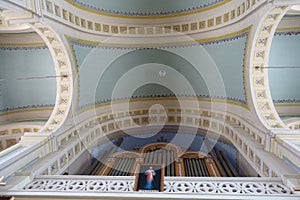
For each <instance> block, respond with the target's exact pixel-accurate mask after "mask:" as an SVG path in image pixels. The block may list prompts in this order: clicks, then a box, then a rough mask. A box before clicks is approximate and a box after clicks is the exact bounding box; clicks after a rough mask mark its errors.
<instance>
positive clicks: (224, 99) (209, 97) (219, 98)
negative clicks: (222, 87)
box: [77, 94, 247, 112]
mask: <svg viewBox="0 0 300 200" xmlns="http://www.w3.org/2000/svg"><path fill="white" fill-rule="evenodd" d="M168 98H186V99H197V100H199V101H219V102H224V103H230V102H232V103H233V102H234V103H237V104H244V105H247V102H246V101H245V100H244V99H240V98H237V97H222V96H212V95H202V94H197V95H190V94H176V95H175V94H161V95H141V96H132V97H120V98H116V99H105V100H100V101H97V102H95V103H87V104H84V105H81V106H79V107H78V108H77V111H78V112H80V111H81V110H82V109H86V108H89V107H93V106H99V105H101V104H107V103H110V102H118V101H124V100H125V101H129V100H143V99H147V100H149V99H159V100H165V99H168Z"/></svg>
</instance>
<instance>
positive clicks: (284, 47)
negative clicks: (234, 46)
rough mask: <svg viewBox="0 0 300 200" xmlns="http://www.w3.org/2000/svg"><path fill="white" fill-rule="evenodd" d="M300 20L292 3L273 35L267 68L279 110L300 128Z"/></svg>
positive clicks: (290, 126) (272, 93)
mask: <svg viewBox="0 0 300 200" xmlns="http://www.w3.org/2000/svg"><path fill="white" fill-rule="evenodd" d="M299 19H300V10H299V9H298V5H295V6H292V7H291V9H290V10H289V11H288V12H287V13H286V14H285V16H284V17H283V18H282V20H281V22H280V24H279V26H278V27H277V30H276V32H275V34H274V38H273V40H272V46H271V50H270V57H269V65H268V67H267V68H268V76H269V84H270V91H271V95H272V99H273V103H274V105H275V108H276V111H277V112H278V114H279V116H280V117H281V119H282V120H283V122H284V123H285V124H286V125H287V126H288V127H289V128H291V129H300V123H299V122H300V108H299V106H300V91H299V86H300V79H299V76H300V57H299V53H298V52H299V51H300V47H299V45H298V44H299V41H300V28H299V27H300V23H299Z"/></svg>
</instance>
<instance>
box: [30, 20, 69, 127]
mask: <svg viewBox="0 0 300 200" xmlns="http://www.w3.org/2000/svg"><path fill="white" fill-rule="evenodd" d="M29 26H30V27H31V28H32V29H34V30H35V31H36V32H37V33H38V34H39V35H40V36H41V38H42V39H43V40H44V41H45V43H46V45H47V46H48V48H49V50H50V53H51V55H52V58H53V62H54V67H55V72H56V76H57V79H56V84H57V85H56V87H57V91H56V101H55V107H54V109H53V112H52V114H51V116H50V118H49V120H48V121H47V123H46V124H45V126H44V127H43V128H42V129H41V130H40V132H54V131H56V130H57V129H58V128H59V127H60V126H61V125H62V124H63V122H64V121H65V120H66V118H67V116H68V113H69V110H70V107H71V100H72V94H73V75H72V73H73V72H72V67H71V63H70V60H69V56H68V53H67V50H66V48H65V46H64V44H63V42H62V41H61V39H60V37H59V35H58V34H57V33H56V32H55V31H54V30H52V28H50V27H49V26H48V25H46V24H44V23H43V22H34V23H30V24H29Z"/></svg>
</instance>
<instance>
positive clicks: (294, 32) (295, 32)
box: [274, 30, 300, 36]
mask: <svg viewBox="0 0 300 200" xmlns="http://www.w3.org/2000/svg"><path fill="white" fill-rule="evenodd" d="M292 35H300V31H299V30H290V31H277V32H276V33H275V35H274V36H292Z"/></svg>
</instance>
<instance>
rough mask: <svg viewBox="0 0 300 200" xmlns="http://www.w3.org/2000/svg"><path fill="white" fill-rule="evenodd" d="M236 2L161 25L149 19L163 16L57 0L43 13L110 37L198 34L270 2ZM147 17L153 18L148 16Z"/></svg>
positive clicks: (45, 2) (46, 3)
mask: <svg viewBox="0 0 300 200" xmlns="http://www.w3.org/2000/svg"><path fill="white" fill-rule="evenodd" d="M234 3H235V4H233V3H232V5H229V6H227V4H225V5H224V6H225V7H224V11H223V10H222V11H221V12H219V11H218V12H217V14H214V15H213V16H212V15H211V13H210V14H209V13H206V12H204V13H198V14H190V15H189V16H188V19H186V18H184V21H183V22H181V23H178V21H182V20H181V19H180V17H181V16H177V18H176V19H177V20H176V19H175V18H174V19H172V20H169V19H168V20H164V21H163V22H159V23H158V24H157V22H155V21H154V20H152V21H149V19H153V18H157V19H163V17H162V16H153V17H152V18H151V17H150V16H142V17H141V19H137V18H139V17H137V16H131V17H130V18H133V19H128V17H129V16H119V17H116V16H110V15H109V16H102V15H98V14H97V13H96V14H95V13H91V12H89V11H86V10H82V9H80V8H78V6H77V7H76V6H74V5H73V4H70V3H67V4H65V3H60V2H59V1H55V0H43V5H44V6H43V10H42V12H43V14H44V16H47V17H49V18H51V19H53V20H57V21H59V22H61V23H63V24H65V25H68V26H70V27H72V28H75V29H77V30H80V31H84V32H88V33H93V34H98V35H99V34H101V35H109V36H111V35H120V36H122V37H123V36H136V35H138V36H157V35H159V36H161V35H176V34H178V32H179V33H184V34H190V33H198V32H204V31H208V30H213V29H217V28H220V27H223V26H227V25H229V24H232V23H235V22H237V21H238V20H241V19H242V18H244V17H246V16H247V15H249V14H250V13H251V12H253V11H254V10H255V9H256V8H258V7H259V6H261V5H262V4H264V3H266V1H257V0H239V1H238V2H234ZM208 12H209V11H208ZM126 17H127V18H126ZM145 17H148V18H149V19H144V18H145ZM183 17H185V16H183ZM116 18H117V19H118V20H116ZM130 20H133V21H130ZM100 22H101V23H100Z"/></svg>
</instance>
